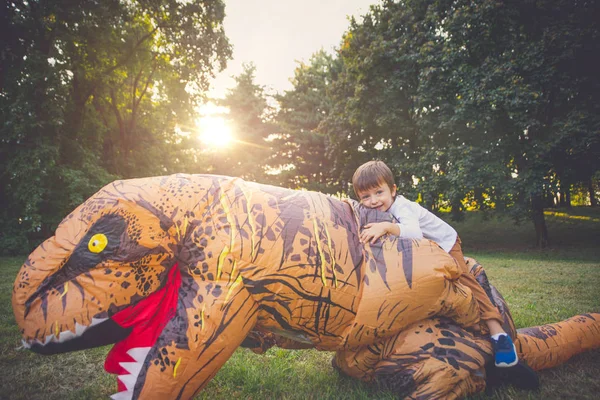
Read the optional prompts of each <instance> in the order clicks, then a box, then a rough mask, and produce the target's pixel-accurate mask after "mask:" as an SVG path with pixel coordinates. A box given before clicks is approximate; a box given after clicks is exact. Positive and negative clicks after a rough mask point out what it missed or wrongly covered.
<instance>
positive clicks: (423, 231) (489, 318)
mask: <svg viewBox="0 0 600 400" xmlns="http://www.w3.org/2000/svg"><path fill="white" fill-rule="evenodd" d="M352 185H353V186H354V191H355V193H356V195H357V196H358V198H359V200H360V203H361V204H362V205H364V206H365V207H368V208H375V209H378V210H380V211H384V212H389V213H391V214H392V216H393V217H394V218H395V219H396V221H398V223H392V222H378V223H372V224H367V225H365V226H364V227H363V230H362V231H361V233H360V240H361V242H363V243H365V242H368V241H370V242H371V243H374V242H375V241H376V240H377V239H379V238H380V237H381V236H383V235H386V234H391V235H395V236H399V237H403V238H411V239H421V238H426V239H430V240H433V241H434V242H436V243H437V244H438V245H439V246H440V247H441V248H443V249H444V250H445V251H446V252H448V253H449V254H450V255H451V256H452V257H453V258H454V259H455V260H456V261H457V263H458V266H459V268H460V269H461V271H462V274H461V276H460V278H459V282H460V283H462V284H464V285H465V286H467V287H469V288H470V289H471V291H472V292H473V296H474V297H475V299H476V300H477V303H478V304H479V308H480V310H481V319H482V320H483V321H485V323H486V325H487V327H488V329H489V331H490V336H491V338H492V344H493V348H494V358H495V364H496V366H497V367H512V366H514V365H516V364H517V362H518V357H517V352H516V349H515V346H514V344H513V342H512V340H511V338H510V336H508V335H507V334H506V332H504V329H502V325H501V324H502V317H501V316H500V313H499V312H498V309H497V308H496V307H495V306H494V305H492V303H491V301H490V300H489V298H488V296H487V294H486V293H485V291H484V290H483V288H482V287H481V286H480V285H479V283H478V282H477V280H476V279H475V277H474V276H473V275H471V274H470V273H469V271H468V269H467V265H466V264H465V260H464V256H463V253H462V249H461V246H460V244H461V241H460V239H459V237H458V235H457V233H456V231H455V230H454V228H452V227H451V226H450V225H448V224H447V223H446V222H444V221H443V220H442V219H440V218H438V217H437V216H435V215H434V214H433V213H431V212H429V211H427V210H426V209H425V208H423V207H421V206H420V205H419V204H417V203H415V202H412V201H409V200H407V199H406V198H404V197H403V196H401V195H398V196H397V195H396V185H395V184H394V176H393V175H392V171H391V170H390V169H389V168H388V166H387V165H385V163H383V162H382V161H369V162H367V163H365V164H363V165H361V166H360V167H358V169H357V170H356V172H355V173H354V176H353V177H352Z"/></svg>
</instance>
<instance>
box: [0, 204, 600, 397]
mask: <svg viewBox="0 0 600 400" xmlns="http://www.w3.org/2000/svg"><path fill="white" fill-rule="evenodd" d="M547 219H548V227H549V232H550V240H551V243H552V245H551V247H550V248H549V249H546V250H544V251H540V250H537V249H533V248H531V247H530V245H531V243H533V242H534V240H535V236H534V232H533V228H532V226H531V224H530V223H524V224H523V225H515V224H514V222H513V221H511V220H506V219H502V220H496V219H486V218H484V216H483V215H480V214H478V213H470V214H469V215H467V218H466V219H465V221H463V222H461V223H456V224H453V225H454V226H455V227H456V228H457V230H458V232H459V234H460V235H461V237H462V240H463V244H464V249H465V254H467V255H469V256H472V257H475V258H476V259H477V260H478V261H480V262H481V263H482V264H483V265H484V266H485V267H486V271H487V273H488V276H489V278H490V280H491V281H492V283H493V284H495V285H496V286H497V287H498V289H499V290H500V291H501V292H502V293H503V295H504V296H505V298H506V299H507V301H508V303H509V305H510V306H511V311H512V314H513V317H514V318H515V323H516V324H517V327H525V326H532V325H539V324H545V323H550V322H556V321H559V320H562V319H566V318H568V317H570V316H572V315H575V314H579V313H584V312H592V311H596V312H598V311H600V246H599V244H600V211H599V210H591V209H589V208H577V209H573V210H570V211H565V210H552V211H549V212H548V213H547ZM24 259H25V256H23V257H11V258H8V257H5V258H0V276H1V277H2V278H3V279H0V388H1V389H0V399H96V398H102V399H106V398H108V396H110V395H111V394H112V393H114V392H116V379H115V377H114V376H111V375H108V374H107V373H105V372H104V370H103V367H102V365H103V362H104V357H105V355H106V353H107V351H108V348H99V349H93V350H88V351H83V352H78V353H70V354H64V355H58V356H50V357H44V356H39V355H36V354H33V353H31V352H28V351H24V350H19V349H18V346H19V344H20V340H19V331H18V328H17V327H16V325H15V322H14V318H13V313H12V308H11V300H10V297H11V291H12V284H13V282H14V278H15V276H16V274H17V271H18V269H19V268H20V264H21V263H22V262H23V260H24ZM330 360H331V353H325V352H317V351H313V350H310V351H307V350H302V351H289V350H281V349H271V350H269V351H268V352H267V354H266V355H263V356H259V355H255V354H253V353H251V352H249V351H247V350H244V349H239V350H237V352H236V353H235V354H234V356H233V357H232V358H231V359H230V360H229V361H228V362H227V364H226V365H225V366H224V367H223V368H222V369H221V371H220V372H219V373H218V374H217V376H216V377H215V378H214V379H213V380H212V381H211V382H210V383H209V385H208V386H207V387H206V389H205V390H204V391H203V392H202V393H201V394H200V395H199V396H198V398H199V399H230V398H243V399H265V398H269V399H271V398H278V399H342V398H343V399H393V398H394V395H393V393H390V392H384V391H379V390H377V388H374V387H371V386H369V385H366V384H362V383H360V382H357V381H355V380H352V379H349V378H346V377H344V376H341V375H339V374H338V373H337V372H336V371H334V370H333V369H332V367H331V364H330ZM598 376H600V350H596V351H593V352H590V353H587V354H583V355H580V356H577V357H575V358H573V359H572V360H570V361H569V362H568V363H566V364H564V365H562V366H560V367H557V368H554V369H551V370H546V371H542V372H540V378H541V383H542V389H541V390H540V391H539V392H536V393H529V392H522V391H518V390H516V389H514V388H512V387H504V388H502V389H499V390H496V391H494V392H492V393H490V394H488V395H480V396H477V397H476V398H477V399H496V400H499V399H540V400H541V399H543V400H548V399H564V398H569V399H577V398H579V399H587V398H596V397H597V394H598V393H600V379H598Z"/></svg>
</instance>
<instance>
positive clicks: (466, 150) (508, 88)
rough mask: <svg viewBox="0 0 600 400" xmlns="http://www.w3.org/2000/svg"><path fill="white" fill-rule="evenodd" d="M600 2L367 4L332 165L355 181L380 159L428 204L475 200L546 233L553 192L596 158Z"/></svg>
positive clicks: (336, 117) (345, 55) (334, 124)
mask: <svg viewBox="0 0 600 400" xmlns="http://www.w3.org/2000/svg"><path fill="white" fill-rule="evenodd" d="M599 11H600V9H599V8H598V5H597V3H596V2H585V1H576V2H571V1H566V0H565V1H533V0H526V1H502V2H500V1H495V0H477V1H462V0H456V1H431V0H412V1H401V2H393V1H383V2H382V4H381V5H378V6H373V7H371V10H370V12H369V13H368V14H367V15H365V16H364V18H363V20H362V21H361V22H357V21H356V20H352V22H351V26H350V29H349V31H348V32H347V33H346V34H345V36H344V40H343V43H342V46H341V48H340V50H339V57H340V59H341V60H342V61H343V65H342V72H341V74H340V75H339V79H338V80H337V81H336V82H334V83H333V87H334V89H333V90H332V91H331V93H333V101H334V105H333V107H332V110H333V111H332V112H331V113H329V115H328V116H327V118H326V120H325V121H324V122H323V123H322V124H321V126H320V130H321V131H322V132H324V133H325V134H326V135H327V136H328V138H329V143H333V145H331V146H330V147H329V152H330V154H331V156H332V159H333V160H332V163H333V165H334V169H333V171H332V173H333V174H334V176H335V177H338V178H339V179H340V180H341V181H345V182H348V181H349V178H350V176H351V174H352V171H353V170H354V168H356V166H358V165H359V164H360V163H362V162H364V161H366V160H368V159H374V158H378V159H382V160H384V161H386V162H387V163H388V164H389V165H390V166H391V167H392V169H393V170H394V171H396V172H397V174H398V177H397V183H398V186H399V189H400V190H401V191H402V192H403V193H406V194H408V196H409V197H412V198H417V197H419V198H421V199H422V201H423V203H424V205H425V206H426V207H428V208H429V209H432V210H437V209H441V208H450V209H452V212H453V215H454V217H455V218H460V214H461V213H462V211H463V208H464V204H463V202H464V200H465V198H467V199H468V200H469V202H470V203H471V204H472V205H475V206H476V207H478V208H480V209H482V210H490V209H492V208H493V209H496V210H498V211H502V212H508V213H510V214H511V215H513V216H514V217H516V218H523V217H524V216H530V217H531V218H532V220H533V221H534V223H535V226H536V230H537V231H538V237H537V241H538V243H539V244H541V245H543V244H545V243H546V242H547V236H546V235H547V233H546V226H545V222H544V218H543V213H542V209H543V207H544V206H545V200H544V199H545V198H548V197H549V196H555V194H556V193H558V192H561V193H562V197H563V198H564V197H565V196H568V195H569V189H570V187H571V185H572V184H573V183H575V182H580V181H589V180H590V179H591V177H592V176H593V174H594V173H595V172H596V171H598V170H599V169H600V166H599V165H598V160H600V123H599V122H600V117H599V115H600V113H599V111H600V109H599V104H600V101H599V100H600V98H599V97H598V96H600V80H599V78H598V74H596V73H594V72H593V70H594V68H595V69H597V67H598V66H599V65H598V60H597V57H595V56H594V54H596V53H597V52H598V50H600V49H599V48H598V46H599V43H600V42H599V41H598V40H597V38H598V37H599V36H600V31H599V30H598V25H597V23H596V22H595V21H596V20H597V17H598V15H600V14H599ZM415 182H416V184H415ZM344 190H348V188H344Z"/></svg>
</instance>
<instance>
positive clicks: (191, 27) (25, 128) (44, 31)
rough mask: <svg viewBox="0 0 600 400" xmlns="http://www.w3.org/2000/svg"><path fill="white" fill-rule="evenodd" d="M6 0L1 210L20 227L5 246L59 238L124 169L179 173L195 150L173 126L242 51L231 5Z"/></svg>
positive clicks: (0, 75)
mask: <svg viewBox="0 0 600 400" xmlns="http://www.w3.org/2000/svg"><path fill="white" fill-rule="evenodd" d="M3 7H4V8H3V10H2V11H3V12H2V18H3V20H2V22H3V28H2V29H3V30H4V32H3V35H2V41H1V42H0V46H1V47H0V54H1V55H2V57H1V61H0V91H1V92H0V106H1V107H0V113H1V116H2V121H3V125H2V127H1V128H0V129H1V131H0V134H1V139H0V140H1V142H0V143H1V147H0V154H1V156H2V157H1V158H2V161H0V171H1V172H0V183H1V184H2V187H3V191H2V192H3V194H2V195H1V200H2V204H3V205H4V209H5V210H10V211H8V212H5V213H4V215H1V216H0V217H1V218H2V222H3V224H4V226H7V227H9V228H7V229H5V231H4V232H8V231H10V232H11V233H8V234H5V233H4V232H3V233H2V234H1V235H2V236H1V237H0V249H1V251H4V249H5V248H6V247H5V245H4V243H5V241H6V240H12V239H11V238H12V237H14V236H15V235H17V236H20V237H21V239H19V240H17V242H18V243H25V240H24V239H23V238H24V236H25V234H26V233H27V232H29V233H30V234H31V233H34V234H35V235H37V236H38V237H37V238H36V239H37V240H39V239H42V238H44V237H46V236H48V235H49V234H50V232H51V231H52V230H53V227H54V226H56V224H57V223H58V222H59V221H60V219H61V218H62V217H63V216H64V215H65V214H66V213H67V212H68V211H69V210H71V209H72V208H73V207H75V206H76V205H78V204H80V203H81V202H82V201H83V200H84V199H85V198H86V197H88V196H89V195H90V194H91V193H93V192H94V191H96V190H97V189H98V188H99V187H101V186H102V185H103V184H105V183H106V182H108V181H110V180H113V179H115V178H116V177H125V178H126V177H131V176H139V175H147V174H150V173H165V172H169V171H172V170H173V171H174V170H176V169H177V165H181V161H182V159H184V158H186V157H188V153H186V152H185V151H182V150H183V149H182V148H181V147H178V144H181V143H183V142H184V139H182V138H178V137H177V136H176V132H175V129H174V128H175V126H176V125H183V124H186V123H188V121H189V120H190V118H191V114H192V110H193V107H194V105H195V104H197V102H198V100H200V99H201V98H202V96H203V91H204V90H205V89H206V87H207V82H208V78H209V77H210V76H211V75H212V74H213V71H214V69H215V68H223V67H224V65H225V60H226V59H227V58H228V57H229V56H230V54H231V52H230V48H229V44H228V42H227V38H226V37H225V34H224V31H223V26H222V19H223V17H224V6H223V3H222V2H221V1H193V2H179V1H176V0H169V1H161V2H158V1H142V0H140V1H136V2H125V1H118V0H109V1H103V2H97V1H78V2H72V1H54V2H49V3H48V2H38V1H30V2H19V1H15V2H10V3H3ZM149 156H151V157H149ZM4 189H5V190H4ZM12 242H15V241H14V240H12ZM13 244H14V243H13ZM11 246H12V247H11V250H10V251H18V249H16V247H15V246H14V245H11ZM19 246H20V245H19ZM17 247H18V246H17Z"/></svg>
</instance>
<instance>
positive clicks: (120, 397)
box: [110, 390, 133, 400]
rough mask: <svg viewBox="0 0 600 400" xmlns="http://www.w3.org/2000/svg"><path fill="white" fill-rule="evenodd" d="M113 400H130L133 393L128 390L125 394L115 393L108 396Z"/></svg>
mask: <svg viewBox="0 0 600 400" xmlns="http://www.w3.org/2000/svg"><path fill="white" fill-rule="evenodd" d="M110 398H111V399H113V400H131V399H132V398H133V392H132V391H130V390H128V391H126V392H119V393H115V394H113V395H112V396H110Z"/></svg>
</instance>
